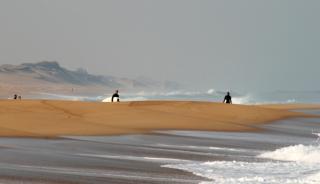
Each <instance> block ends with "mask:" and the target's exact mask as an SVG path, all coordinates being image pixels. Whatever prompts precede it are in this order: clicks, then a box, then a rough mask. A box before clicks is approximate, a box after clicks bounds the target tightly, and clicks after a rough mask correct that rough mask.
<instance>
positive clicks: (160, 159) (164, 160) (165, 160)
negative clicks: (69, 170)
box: [77, 154, 189, 163]
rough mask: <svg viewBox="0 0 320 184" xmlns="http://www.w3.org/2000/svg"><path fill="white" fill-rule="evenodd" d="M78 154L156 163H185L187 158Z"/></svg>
mask: <svg viewBox="0 0 320 184" xmlns="http://www.w3.org/2000/svg"><path fill="white" fill-rule="evenodd" d="M77 155H79V156H86V157H96V158H107V159H119V160H136V161H149V162H156V163H186V162H189V161H188V160H183V159H175V158H164V157H138V156H130V155H99V154H77Z"/></svg>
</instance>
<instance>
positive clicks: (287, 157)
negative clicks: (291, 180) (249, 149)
mask: <svg viewBox="0 0 320 184" xmlns="http://www.w3.org/2000/svg"><path fill="white" fill-rule="evenodd" d="M258 157H260V158H268V159H273V160H281V161H295V162H308V163H320V146H319V145H309V146H306V145H302V144H299V145H294V146H288V147H284V148H280V149H277V150H275V151H271V152H266V153H263V154H261V155H259V156H258Z"/></svg>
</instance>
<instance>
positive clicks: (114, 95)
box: [111, 90, 120, 102]
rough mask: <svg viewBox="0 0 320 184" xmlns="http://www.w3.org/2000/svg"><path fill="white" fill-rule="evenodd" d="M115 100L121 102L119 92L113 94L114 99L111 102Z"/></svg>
mask: <svg viewBox="0 0 320 184" xmlns="http://www.w3.org/2000/svg"><path fill="white" fill-rule="evenodd" d="M113 98H117V102H120V96H119V91H118V90H116V92H115V93H113V95H112V97H111V102H113Z"/></svg>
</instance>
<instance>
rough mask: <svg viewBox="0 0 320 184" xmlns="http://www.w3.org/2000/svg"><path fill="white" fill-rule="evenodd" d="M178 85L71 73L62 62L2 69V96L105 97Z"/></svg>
mask: <svg viewBox="0 0 320 184" xmlns="http://www.w3.org/2000/svg"><path fill="white" fill-rule="evenodd" d="M176 87H178V84H176V83H174V82H159V81H154V80H152V79H148V78H143V77H140V78H137V79H128V78H121V77H114V76H108V75H93V74H89V73H88V72H87V71H86V70H85V69H78V70H69V69H66V68H64V67H62V66H60V64H59V63H58V62H55V61H53V62H51V61H43V62H39V63H24V64H21V65H9V64H6V65H2V66H0V96H1V97H6V96H8V95H11V94H13V93H20V94H24V95H27V96H33V95H36V94H37V93H58V94H77V95H81V94H82V95H84V94H101V93H104V92H111V91H113V90H114V89H118V88H120V89H125V90H131V91H132V90H141V89H143V90H148V89H168V88H171V89H172V88H176Z"/></svg>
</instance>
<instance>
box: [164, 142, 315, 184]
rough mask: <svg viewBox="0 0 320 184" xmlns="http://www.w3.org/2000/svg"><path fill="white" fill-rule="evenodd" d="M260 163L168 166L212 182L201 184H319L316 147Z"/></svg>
mask: <svg viewBox="0 0 320 184" xmlns="http://www.w3.org/2000/svg"><path fill="white" fill-rule="evenodd" d="M257 157H258V158H263V159H270V161H265V160H261V161H259V162H241V161H213V162H192V163H182V164H168V165H163V167H167V168H174V169H180V170H184V171H188V172H191V173H194V174H195V175H198V176H202V177H206V178H208V179H210V180H212V181H209V182H203V183H202V184H241V183H244V184H279V183H284V184H319V183H320V165H319V163H320V147H319V145H295V146H288V147H284V148H280V149H277V150H275V151H270V152H266V153H263V154H260V155H258V156H257Z"/></svg>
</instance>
